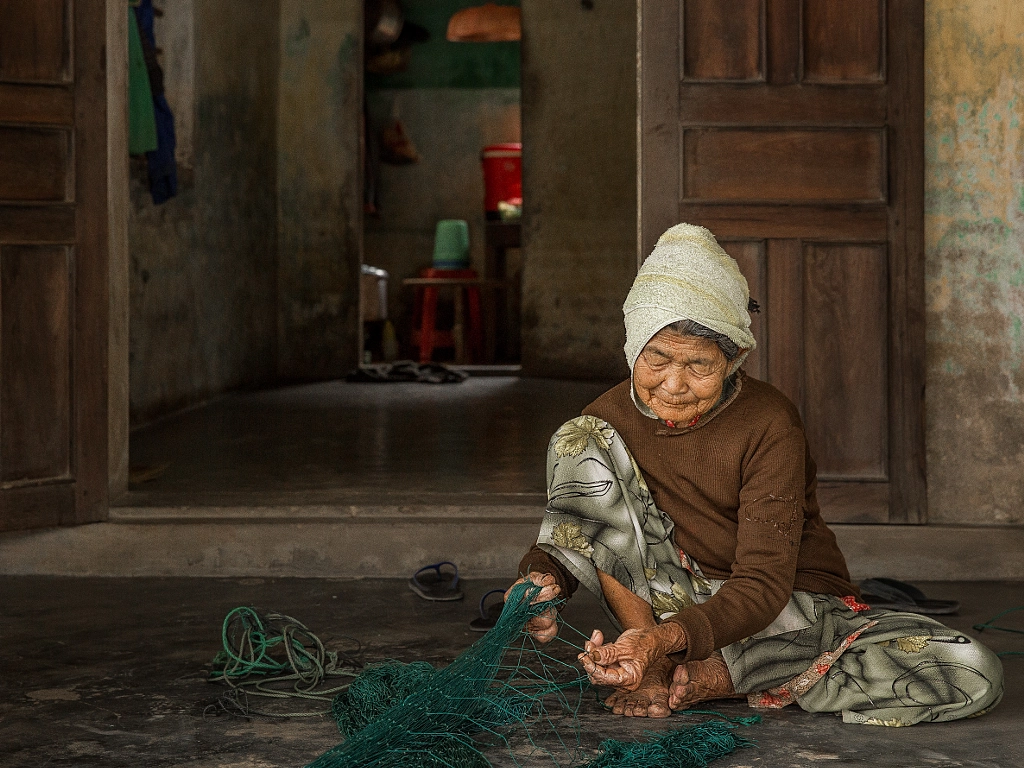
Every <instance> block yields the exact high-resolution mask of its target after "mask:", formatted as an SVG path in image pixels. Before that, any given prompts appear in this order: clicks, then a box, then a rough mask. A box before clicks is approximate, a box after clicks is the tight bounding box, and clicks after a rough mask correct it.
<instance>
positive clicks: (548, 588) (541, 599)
mask: <svg viewBox="0 0 1024 768" xmlns="http://www.w3.org/2000/svg"><path fill="white" fill-rule="evenodd" d="M526 581H529V582H530V583H532V584H535V585H536V586H538V587H541V590H540V592H539V593H537V595H536V596H535V597H534V598H533V600H531V601H530V604H531V605H532V604H534V603H546V602H548V601H550V600H554V599H555V598H556V597H558V596H559V595H560V594H561V593H562V588H561V587H560V586H558V582H557V581H555V577H554V576H552V575H551V574H550V573H537V572H535V571H534V572H531V573H529V574H528V575H527V576H524V577H523V578H521V579H519V580H518V581H516V582H515V583H514V584H513V585H512V586H511V587H509V588H508V589H507V590H505V601H506V602H508V598H509V596H510V595H511V594H512V590H513V589H515V588H516V587H517V586H519V585H520V584H522V583H523V582H526Z"/></svg>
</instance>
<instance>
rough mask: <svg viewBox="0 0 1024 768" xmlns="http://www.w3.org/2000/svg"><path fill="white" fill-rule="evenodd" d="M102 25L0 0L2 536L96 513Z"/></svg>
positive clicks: (95, 7)
mask: <svg viewBox="0 0 1024 768" xmlns="http://www.w3.org/2000/svg"><path fill="white" fill-rule="evenodd" d="M125 7H126V8H127V6H125ZM126 12H127V11H126ZM105 19H106V11H105V4H104V2H103V0H0V530H12V529H22V528H34V527H41V526H54V525H66V524H73V523H82V522H87V521H91V520H98V519H102V518H103V517H104V515H105V514H106V507H107V379H106V351H107V315H108V307H107V270H106V264H107V154H106V147H107V139H106V108H107V103H106V69H105V67H106V62H105V45H104V44H105V34H106V28H105Z"/></svg>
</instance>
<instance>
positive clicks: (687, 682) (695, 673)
mask: <svg viewBox="0 0 1024 768" xmlns="http://www.w3.org/2000/svg"><path fill="white" fill-rule="evenodd" d="M668 690H669V699H668V705H669V707H670V708H671V709H673V710H677V709H688V708H689V707H692V706H693V705H694V704H698V703H700V702H702V701H711V700H712V699H742V698H745V697H744V696H742V695H740V694H738V693H736V690H735V689H734V688H733V687H732V678H731V677H730V676H729V668H728V667H727V666H726V665H725V659H723V658H722V654H720V653H716V654H713V655H712V656H710V657H709V658H708V659H706V660H704V661H688V662H686V663H685V664H680V665H679V666H678V667H676V669H675V672H673V673H672V681H671V682H670V683H669V687H668Z"/></svg>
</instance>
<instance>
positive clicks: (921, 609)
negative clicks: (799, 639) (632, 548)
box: [409, 560, 960, 632]
mask: <svg viewBox="0 0 1024 768" xmlns="http://www.w3.org/2000/svg"><path fill="white" fill-rule="evenodd" d="M409 588H410V589H411V590H412V591H413V592H415V593H416V594H417V595H419V596H420V597H422V598H423V599H424V600H430V601H431V602H451V601H454V600H462V599H463V598H464V597H465V595H464V594H463V592H462V586H461V585H460V583H459V569H458V566H456V565H455V563H453V562H450V561H448V560H445V561H443V562H440V563H432V564H431V565H425V566H423V567H422V568H420V569H419V570H418V571H416V573H414V574H413V576H412V578H411V579H409ZM860 589H861V600H863V601H864V602H865V603H867V604H868V605H870V606H871V607H872V608H884V609H885V610H889V611H903V612H906V613H922V614H927V615H932V616H944V615H949V614H953V613H956V612H957V611H959V610H960V603H958V602H957V601H956V600H936V599H932V598H929V597H927V596H926V595H925V594H924V592H922V591H921V590H920V589H918V588H917V587H915V586H914V585H913V584H907V583H906V582H904V581H898V580H896V579H887V578H882V577H879V578H874V579H865V580H864V581H862V582H861V583H860ZM504 594H505V591H504V590H503V589H492V590H491V591H490V592H487V593H486V594H485V595H484V596H483V597H482V598H481V599H480V615H479V616H477V617H476V618H474V619H473V620H472V621H471V622H469V628H470V629H471V630H473V631H474V632H486V631H487V630H489V629H491V627H493V626H494V625H495V624H496V623H497V622H498V617H499V616H501V611H502V608H504V605H505V603H504Z"/></svg>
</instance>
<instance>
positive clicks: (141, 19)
mask: <svg viewBox="0 0 1024 768" xmlns="http://www.w3.org/2000/svg"><path fill="white" fill-rule="evenodd" d="M135 17H136V19H137V20H138V24H139V32H140V33H141V34H142V50H143V53H144V54H145V56H146V69H147V70H148V71H149V84H150V88H151V89H152V91H153V116H154V117H155V118H156V139H157V147H156V149H155V150H153V151H151V152H147V153H146V161H147V164H148V165H149V193H150V195H152V197H153V202H154V203H155V204H156V205H160V204H161V203H165V202H167V201H168V200H170V199H171V198H172V197H174V196H175V195H176V194H178V166H177V163H176V162H175V159H174V148H175V137H174V115H173V114H172V113H171V107H170V105H169V104H168V103H167V99H166V97H165V96H164V72H163V70H162V69H161V68H160V62H159V61H157V57H156V38H155V36H154V35H153V0H140V2H139V4H138V5H137V6H136V7H135Z"/></svg>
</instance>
